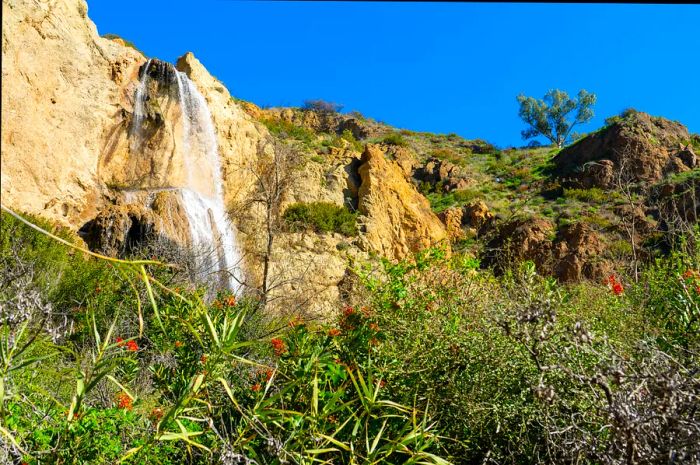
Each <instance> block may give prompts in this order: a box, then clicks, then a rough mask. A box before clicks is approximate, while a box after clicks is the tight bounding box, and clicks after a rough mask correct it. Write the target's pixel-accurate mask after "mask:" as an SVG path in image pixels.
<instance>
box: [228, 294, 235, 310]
mask: <svg viewBox="0 0 700 465" xmlns="http://www.w3.org/2000/svg"><path fill="white" fill-rule="evenodd" d="M235 305H236V297H234V296H232V295H230V296H228V297H227V298H226V306H228V307H233V306H235Z"/></svg>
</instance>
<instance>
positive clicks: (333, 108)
mask: <svg viewBox="0 0 700 465" xmlns="http://www.w3.org/2000/svg"><path fill="white" fill-rule="evenodd" d="M301 108H302V109H303V110H308V111H316V112H319V113H340V112H341V111H342V110H343V105H340V104H338V103H333V102H327V101H325V100H321V99H316V100H305V101H304V105H302V107H301Z"/></svg>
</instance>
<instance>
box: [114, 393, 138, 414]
mask: <svg viewBox="0 0 700 465" xmlns="http://www.w3.org/2000/svg"><path fill="white" fill-rule="evenodd" d="M133 402H134V401H133V400H132V399H131V397H129V394H127V393H126V392H120V393H119V394H117V407H119V408H121V409H125V410H131V408H132V407H133Z"/></svg>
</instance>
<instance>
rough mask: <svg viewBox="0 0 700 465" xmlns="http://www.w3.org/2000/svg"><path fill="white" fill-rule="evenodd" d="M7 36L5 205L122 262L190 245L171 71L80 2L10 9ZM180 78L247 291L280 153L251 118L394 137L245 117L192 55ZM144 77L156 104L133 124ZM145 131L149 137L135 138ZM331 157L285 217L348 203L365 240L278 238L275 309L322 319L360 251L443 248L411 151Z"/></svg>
mask: <svg viewBox="0 0 700 465" xmlns="http://www.w3.org/2000/svg"><path fill="white" fill-rule="evenodd" d="M2 34H3V37H2V39H3V51H2V53H3V62H2V73H3V76H2V77H3V79H2V108H3V118H2V166H1V167H2V173H1V175H2V179H1V181H2V202H3V204H5V205H7V206H9V207H11V208H13V209H15V210H18V211H22V212H27V213H32V214H35V215H38V216H42V217H44V218H47V219H49V220H52V221H56V222H58V223H60V224H62V225H64V226H68V227H71V228H72V229H73V230H75V231H78V230H81V232H82V234H83V236H84V237H86V238H87V239H88V240H89V241H90V242H91V243H92V245H93V247H94V248H96V249H98V250H100V251H103V252H105V253H110V254H120V253H124V252H127V251H128V250H129V249H130V248H132V247H135V246H136V245H138V243H139V242H140V241H143V240H144V238H148V237H153V236H155V237H159V238H161V239H166V240H167V241H172V243H173V244H177V245H179V246H182V245H188V244H190V242H191V240H192V238H191V237H190V232H189V228H188V220H187V215H186V212H185V211H184V210H183V205H182V199H181V196H180V195H179V194H178V189H179V188H180V187H182V185H183V184H184V180H185V179H186V178H187V176H188V174H189V173H188V169H187V167H186V166H185V165H184V163H183V161H182V159H183V154H184V153H185V152H186V151H187V149H188V148H187V147H186V146H184V145H183V144H182V133H183V129H182V128H183V123H184V122H183V111H182V108H180V103H179V99H180V94H179V92H180V89H179V88H178V85H180V84H181V82H178V76H177V75H176V74H175V72H174V69H173V67H172V65H170V64H167V63H164V62H161V61H158V60H156V59H153V60H152V61H151V62H150V64H149V65H148V66H147V59H146V57H144V56H142V55H141V54H140V53H139V52H137V51H135V50H134V49H132V48H130V47H126V46H124V45H123V42H122V41H114V40H108V39H102V38H100V37H98V34H97V31H96V28H95V26H94V24H93V23H92V22H91V21H90V20H89V18H88V17H87V6H86V4H85V1H84V0H62V1H60V2H47V3H43V2H36V1H34V0H5V1H3V33H2ZM175 68H176V69H177V70H179V71H181V72H183V73H185V74H186V75H187V76H188V78H189V79H190V80H191V81H192V82H193V83H194V85H195V86H196V88H197V90H198V92H199V93H201V95H202V96H203V97H204V99H205V100H206V104H207V108H208V111H209V112H210V113H211V120H212V123H213V131H214V133H215V138H216V142H217V145H218V153H219V159H220V163H221V171H222V175H223V176H222V177H223V184H224V186H223V191H224V199H225V204H226V207H227V208H228V209H229V210H230V211H232V212H234V213H233V214H232V220H233V222H234V224H235V226H236V228H237V238H238V242H239V245H240V246H241V248H242V249H243V256H244V269H245V271H246V279H247V284H248V285H249V286H250V288H251V289H253V288H255V287H256V286H259V284H260V275H261V255H260V253H261V248H260V242H261V240H262V239H263V236H264V235H263V234H261V231H263V230H264V229H263V227H264V218H265V212H264V210H263V209H262V208H261V205H260V203H259V202H257V201H256V200H255V199H256V176H255V170H256V166H257V165H258V163H259V162H260V160H262V159H265V158H266V157H267V158H269V157H270V156H271V155H272V154H274V153H275V151H276V150H277V148H276V145H275V144H274V143H272V140H271V136H270V134H269V133H268V131H267V129H266V128H265V127H264V126H263V125H262V124H261V123H259V122H258V121H256V119H257V118H260V119H264V118H268V117H271V115H272V116H274V117H278V118H280V119H283V120H285V121H290V122H293V123H294V124H300V125H304V126H306V127H309V128H312V129H314V130H318V131H326V132H331V133H335V134H342V133H343V131H346V130H348V131H350V132H351V133H352V134H353V135H354V136H355V137H356V138H365V137H374V136H377V135H381V134H382V131H385V130H386V128H385V127H383V126H382V125H380V124H376V123H371V122H368V121H364V120H362V119H360V118H357V117H354V116H351V115H339V114H324V113H322V112H312V111H299V110H294V111H289V110H279V111H277V113H275V111H276V110H261V109H259V108H257V107H255V106H254V105H252V104H245V108H242V106H241V105H242V104H239V103H237V102H236V101H235V100H234V99H233V98H232V97H231V95H230V94H229V91H228V90H227V89H226V88H225V86H224V85H223V84H222V83H221V82H219V81H218V80H216V79H215V78H214V77H213V76H211V74H210V73H209V72H208V71H207V70H206V69H205V68H204V66H203V65H202V64H201V63H200V62H199V61H198V60H197V59H196V58H195V57H194V56H193V55H192V54H191V53H188V54H185V55H184V56H183V57H181V58H180V59H179V60H178V61H177V64H176V65H175ZM144 76H146V77H148V79H147V80H146V81H148V82H147V87H148V88H147V92H148V94H149V96H150V97H152V98H149V99H148V100H147V101H146V103H145V106H144V107H143V111H141V110H139V112H138V114H137V112H136V110H137V108H136V106H137V105H140V103H139V102H141V100H138V101H137V100H135V96H136V94H137V89H139V86H140V78H143V77H144ZM138 108H141V107H138ZM270 112H272V113H270ZM137 117H138V118H141V119H140V120H139V121H136V119H137ZM137 123H138V125H137ZM139 125H140V126H139ZM137 128H140V129H141V130H142V131H141V133H140V134H139V137H138V138H136V139H135V137H134V133H135V129H137ZM307 155H308V154H305V153H302V152H299V156H300V157H302V158H304V157H306V158H308V156H307ZM327 155H328V156H327V158H326V159H325V160H324V162H323V163H316V162H312V161H308V163H307V164H306V165H303V166H302V167H301V168H300V169H298V170H296V171H295V172H294V179H293V180H292V182H291V183H290V186H289V189H288V190H287V191H285V193H284V196H283V199H282V200H283V201H282V207H283V208H284V205H287V204H288V203H290V202H299V201H303V202H311V201H329V202H333V203H336V204H338V205H349V206H350V207H351V208H357V209H359V210H360V212H361V213H362V215H363V216H362V223H363V225H364V228H365V229H366V232H364V233H362V234H361V235H360V237H358V238H346V237H343V236H338V235H337V234H325V235H324V234H300V233H280V234H279V235H278V237H277V238H276V240H275V245H274V250H273V254H272V271H273V272H274V274H275V282H276V283H277V284H278V286H277V287H276V292H277V296H278V297H280V296H281V297H285V298H288V299H287V300H284V299H280V300H278V302H280V303H279V304H278V307H280V308H281V307H283V306H284V305H287V304H286V303H282V302H283V301H284V302H287V301H289V302H291V300H294V299H297V300H299V302H301V301H302V300H303V301H304V302H305V303H304V305H305V306H306V307H307V308H312V309H314V310H317V311H318V312H319V313H321V314H324V313H325V314H328V313H330V312H331V311H332V310H334V309H335V307H336V306H337V299H338V284H339V283H340V282H341V281H342V280H343V279H344V278H345V275H346V268H347V263H348V260H366V259H367V258H368V256H367V254H366V253H365V252H363V251H361V250H360V248H361V247H362V248H364V249H365V250H368V251H372V252H376V253H378V254H381V255H385V256H387V257H389V258H393V259H398V258H405V257H408V256H410V255H411V254H412V253H413V252H416V251H418V250H420V249H421V248H424V247H428V246H432V245H437V244H439V243H441V242H442V241H446V239H447V233H446V231H445V228H444V226H443V225H442V224H441V222H440V220H439V219H438V218H437V217H436V216H435V215H434V214H433V213H432V212H431V210H430V207H429V204H428V202H427V200H426V199H425V198H423V197H422V196H421V195H420V194H418V193H417V192H416V190H415V188H414V187H413V186H412V185H411V183H410V182H409V181H408V180H407V178H406V175H407V173H408V172H409V171H410V170H411V169H412V168H413V165H412V162H411V161H410V160H409V157H408V155H410V154H404V155H406V158H405V160H404V162H402V165H401V166H403V170H402V168H400V167H399V165H397V164H396V163H395V162H388V161H387V160H386V159H385V157H384V154H383V153H381V151H378V149H376V148H375V149H368V151H367V152H365V155H364V156H363V157H362V158H361V157H360V154H359V153H357V152H354V151H353V150H352V148H351V147H345V148H337V147H334V148H332V150H331V151H330V153H329V154H327ZM211 187H212V186H211V185H208V183H204V184H203V185H201V186H198V187H197V189H198V190H201V191H203V192H205V193H206V192H208V191H207V189H211ZM290 299H291V300H290Z"/></svg>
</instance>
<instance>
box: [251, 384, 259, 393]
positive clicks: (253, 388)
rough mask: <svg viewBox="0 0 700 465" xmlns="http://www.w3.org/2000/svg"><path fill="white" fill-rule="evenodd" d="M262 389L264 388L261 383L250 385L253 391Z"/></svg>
mask: <svg viewBox="0 0 700 465" xmlns="http://www.w3.org/2000/svg"><path fill="white" fill-rule="evenodd" d="M260 389H262V386H260V383H255V384H253V385H252V386H251V387H250V390H251V391H253V392H258V391H259V390H260Z"/></svg>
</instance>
